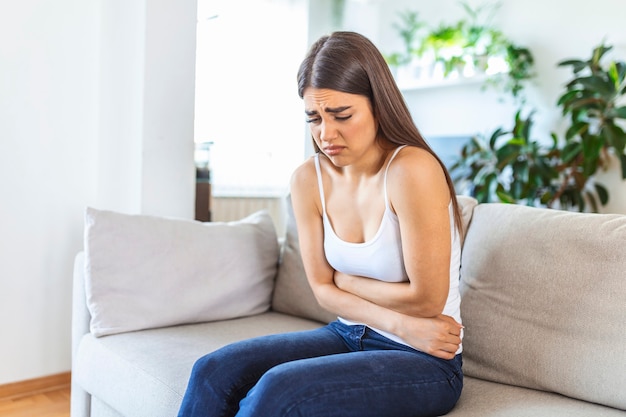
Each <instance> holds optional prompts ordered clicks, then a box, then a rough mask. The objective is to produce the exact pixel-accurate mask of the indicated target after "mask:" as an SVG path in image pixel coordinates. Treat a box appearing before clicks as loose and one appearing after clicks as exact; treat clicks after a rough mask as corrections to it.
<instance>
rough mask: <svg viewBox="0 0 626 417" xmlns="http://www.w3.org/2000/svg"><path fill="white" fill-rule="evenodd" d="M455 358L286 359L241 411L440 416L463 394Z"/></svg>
mask: <svg viewBox="0 0 626 417" xmlns="http://www.w3.org/2000/svg"><path fill="white" fill-rule="evenodd" d="M454 361H458V365H459V366H458V367H457V366H455V364H451V365H452V366H448V364H447V363H445V361H444V363H442V362H440V360H438V359H437V358H434V357H432V356H430V355H427V354H424V353H421V352H407V351H401V350H384V351H366V352H365V351H361V352H352V353H346V354H338V355H332V356H327V357H321V358H312V359H305V360H298V361H294V362H289V363H285V364H282V365H279V366H276V367H274V368H272V369H271V370H270V371H268V372H267V373H266V374H265V375H264V376H263V377H262V378H261V380H260V381H259V382H258V383H257V384H256V386H255V387H254V388H253V389H252V390H251V391H250V392H249V394H248V396H247V397H246V398H245V399H244V400H243V401H242V403H241V409H240V412H239V414H237V416H238V417H250V416H266V415H267V416H269V415H271V416H280V417H296V416H300V417H305V416H306V417H368V416H371V417H385V416H389V417H403V416H407V417H417V416H439V415H442V414H445V413H447V412H448V411H450V410H451V409H452V407H454V404H455V403H456V401H457V400H458V398H459V396H460V393H461V388H462V385H463V380H462V378H463V377H462V373H461V372H460V357H459V358H457V359H456V360H454ZM454 369H456V370H457V371H453V370H454Z"/></svg>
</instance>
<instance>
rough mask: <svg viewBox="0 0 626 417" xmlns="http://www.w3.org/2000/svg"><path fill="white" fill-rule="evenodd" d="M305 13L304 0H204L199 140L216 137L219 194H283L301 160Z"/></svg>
mask: <svg viewBox="0 0 626 417" xmlns="http://www.w3.org/2000/svg"><path fill="white" fill-rule="evenodd" d="M306 16H307V5H306V1H304V0H237V1H233V0H199V1H198V38H197V64H196V110H195V113H196V114H195V141H196V142H212V145H211V148H210V165H211V176H212V184H213V185H212V188H213V194H214V195H216V196H227V195H237V196H272V195H278V194H282V193H284V192H285V191H286V190H287V187H288V184H289V178H290V176H291V173H292V172H293V170H294V169H295V168H296V167H297V166H298V165H299V164H300V163H302V160H303V158H304V144H305V138H306V136H305V132H306V130H305V127H304V112H303V105H302V101H301V100H300V98H299V97H298V94H297V83H296V73H297V70H298V66H299V64H300V62H301V60H302V58H303V57H304V54H305V53H306V49H307V17H306Z"/></svg>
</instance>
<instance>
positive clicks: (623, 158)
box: [619, 154, 626, 180]
mask: <svg viewBox="0 0 626 417" xmlns="http://www.w3.org/2000/svg"><path fill="white" fill-rule="evenodd" d="M619 159H620V162H621V163H622V179H624V180H626V155H625V154H621V155H620V156H619Z"/></svg>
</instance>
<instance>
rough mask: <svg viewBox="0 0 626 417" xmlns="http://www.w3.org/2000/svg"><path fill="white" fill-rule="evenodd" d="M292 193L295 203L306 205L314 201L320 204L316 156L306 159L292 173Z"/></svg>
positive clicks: (290, 187) (315, 203)
mask: <svg viewBox="0 0 626 417" xmlns="http://www.w3.org/2000/svg"><path fill="white" fill-rule="evenodd" d="M289 189H290V194H291V198H292V201H293V202H294V203H296V204H297V203H298V202H301V203H303V204H305V205H309V204H310V203H313V204H314V205H316V206H317V205H318V201H319V190H318V185H317V173H316V169H315V156H312V157H310V158H308V159H307V160H305V161H304V162H303V163H302V164H301V165H300V166H298V167H297V168H296V169H295V170H294V172H293V174H292V175H291V181H290V186H289Z"/></svg>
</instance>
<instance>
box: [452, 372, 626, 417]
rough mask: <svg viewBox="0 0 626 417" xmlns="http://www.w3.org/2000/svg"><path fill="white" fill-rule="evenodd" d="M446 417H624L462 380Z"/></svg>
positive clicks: (548, 396)
mask: <svg viewBox="0 0 626 417" xmlns="http://www.w3.org/2000/svg"><path fill="white" fill-rule="evenodd" d="M463 382H464V386H463V392H462V393H461V399H460V400H459V402H458V403H457V405H456V407H455V408H454V409H453V410H452V411H451V412H450V413H448V414H446V417H590V416H593V417H624V412H623V411H621V410H617V409H615V408H609V407H605V406H602V405H598V404H593V403H588V402H584V401H580V400H575V399H572V398H568V397H564V396H562V395H559V394H554V393H549V392H543V391H536V390H532V389H528V388H520V387H514V386H511V385H504V384H499V383H496V382H489V381H484V380H480V379H476V378H471V377H467V376H466V377H465V379H464V381H463Z"/></svg>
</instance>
